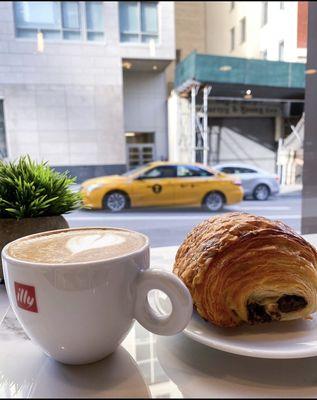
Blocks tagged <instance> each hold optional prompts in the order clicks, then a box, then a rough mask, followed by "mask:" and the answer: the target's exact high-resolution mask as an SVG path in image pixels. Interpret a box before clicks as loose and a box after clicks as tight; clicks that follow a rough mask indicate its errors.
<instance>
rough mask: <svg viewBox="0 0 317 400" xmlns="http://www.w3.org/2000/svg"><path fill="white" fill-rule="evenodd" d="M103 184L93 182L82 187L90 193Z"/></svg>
mask: <svg viewBox="0 0 317 400" xmlns="http://www.w3.org/2000/svg"><path fill="white" fill-rule="evenodd" d="M102 186H103V183H93V184H91V185H88V186H86V187H85V188H84V190H85V191H86V192H87V193H88V194H90V193H91V192H93V191H94V190H96V189H99V188H101V187H102Z"/></svg>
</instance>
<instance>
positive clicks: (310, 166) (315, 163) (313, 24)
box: [302, 1, 317, 234]
mask: <svg viewBox="0 0 317 400" xmlns="http://www.w3.org/2000/svg"><path fill="white" fill-rule="evenodd" d="M316 49H317V3H315V2H314V1H310V2H309V8H308V45H307V66H306V68H307V70H308V71H309V70H316V72H317V51H316ZM316 108H317V73H313V74H306V91H305V140H304V167H303V200H302V233H304V234H305V233H317V173H316V171H317V112H316Z"/></svg>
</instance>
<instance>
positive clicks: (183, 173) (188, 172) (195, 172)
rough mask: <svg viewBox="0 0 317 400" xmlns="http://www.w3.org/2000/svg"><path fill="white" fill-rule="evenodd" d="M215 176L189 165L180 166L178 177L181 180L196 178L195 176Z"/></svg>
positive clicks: (178, 167)
mask: <svg viewBox="0 0 317 400" xmlns="http://www.w3.org/2000/svg"><path fill="white" fill-rule="evenodd" d="M212 175H213V174H212V173H211V172H209V171H206V170H204V169H202V168H199V167H196V166H189V165H178V166H177V176H178V177H179V178H186V177H194V176H212Z"/></svg>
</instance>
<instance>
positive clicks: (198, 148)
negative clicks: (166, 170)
mask: <svg viewBox="0 0 317 400" xmlns="http://www.w3.org/2000/svg"><path fill="white" fill-rule="evenodd" d="M200 89H201V85H200V83H198V82H196V83H195V84H193V85H192V87H191V133H192V135H191V136H192V162H196V161H200V162H202V163H203V164H205V165H207V164H208V151H209V145H208V96H209V93H210V91H211V86H210V85H206V86H203V103H202V104H201V105H200V106H197V104H196V96H197V94H198V92H199V90H200ZM197 153H198V154H197ZM201 153H202V157H201ZM197 158H198V159H197Z"/></svg>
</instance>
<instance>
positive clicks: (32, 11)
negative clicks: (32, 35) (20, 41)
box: [13, 1, 60, 29]
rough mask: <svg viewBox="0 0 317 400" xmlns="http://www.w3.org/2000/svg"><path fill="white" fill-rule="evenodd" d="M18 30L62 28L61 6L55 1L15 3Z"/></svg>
mask: <svg viewBox="0 0 317 400" xmlns="http://www.w3.org/2000/svg"><path fill="white" fill-rule="evenodd" d="M13 5H14V15H15V22H16V26H17V28H56V29H58V28H59V27H60V13H59V4H58V3H57V2H55V1H16V2H13Z"/></svg>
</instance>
